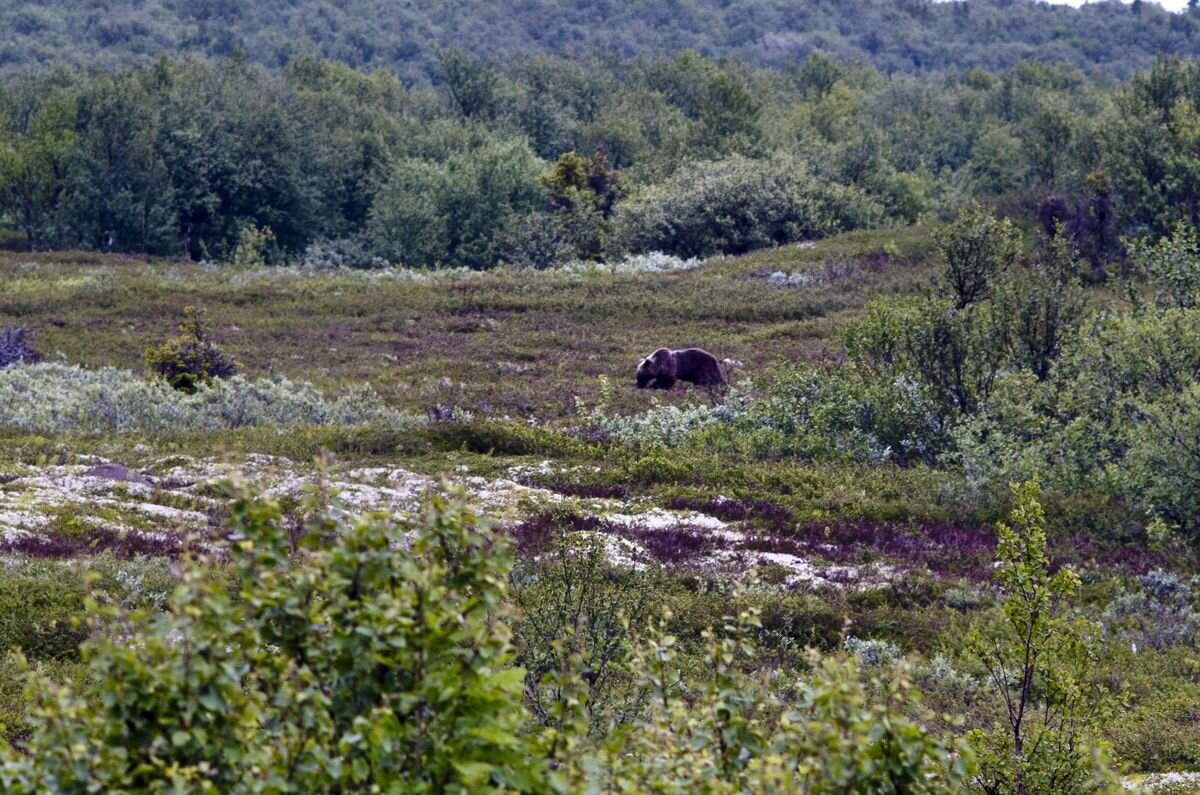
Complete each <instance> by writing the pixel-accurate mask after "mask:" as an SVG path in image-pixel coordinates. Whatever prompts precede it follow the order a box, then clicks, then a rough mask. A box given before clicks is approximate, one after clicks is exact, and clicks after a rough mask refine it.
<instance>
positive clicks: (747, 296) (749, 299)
mask: <svg viewBox="0 0 1200 795" xmlns="http://www.w3.org/2000/svg"><path fill="white" fill-rule="evenodd" d="M929 256H930V252H929V243H928V239H927V235H926V233H925V232H924V230H922V229H920V228H914V229H910V230H905V231H903V232H900V233H894V232H876V233H860V234H855V235H847V236H844V237H840V238H837V239H836V240H830V241H824V242H821V243H817V244H811V245H810V244H806V245H802V246H788V247H784V248H780V249H772V250H765V251H762V252H759V253H756V254H752V255H750V256H746V257H738V258H726V259H721V258H717V259H712V260H709V261H708V262H706V263H705V264H704V265H702V266H701V267H699V268H697V269H695V270H689V271H679V272H670V273H662V274H650V275H646V274H642V275H626V276H621V275H611V274H605V273H603V272H597V273H590V274H586V273H564V272H561V271H545V272H534V271H525V272H519V271H517V272H514V271H496V272H482V273H470V272H467V273H463V272H430V273H428V274H422V273H416V272H407V271H384V272H353V271H350V272H346V271H342V272H336V271H335V272H332V273H324V274H323V273H316V274H313V273H308V274H306V273H303V272H300V271H293V270H288V269H257V270H237V269H229V268H226V267H221V266H217V267H204V266H201V265H195V264H191V263H185V262H178V261H176V262H172V261H158V260H143V259H135V258H126V257H119V256H103V255H95V254H75V255H72V254H69V253H68V254H33V255H30V254H13V253H6V254H0V275H2V276H3V278H4V281H5V284H6V290H5V291H4V293H3V295H0V325H4V324H13V325H24V326H28V327H30V328H31V329H33V330H34V331H35V333H36V335H37V347H38V348H39V349H40V350H42V351H43V352H44V354H45V355H47V356H50V357H53V356H57V355H58V354H61V355H63V356H64V357H66V359H67V361H70V362H76V363H79V364H83V365H85V366H88V367H99V366H110V367H120V368H125V369H133V370H139V369H141V368H142V367H143V361H142V359H143V354H144V352H145V349H146V348H147V347H148V346H149V345H151V344H153V343H155V342H157V341H159V340H160V339H161V338H163V337H165V336H167V335H168V334H169V333H170V332H172V331H173V329H174V326H175V325H176V324H177V323H178V322H179V319H180V316H181V313H182V311H183V308H184V307H185V306H187V305H189V304H195V305H199V306H203V307H205V308H206V309H207V310H208V314H209V322H210V324H211V325H212V327H213V333H214V336H215V337H216V338H217V339H218V340H219V341H220V344H221V345H222V346H223V347H224V348H225V349H227V350H228V351H229V352H230V353H231V354H232V355H233V356H234V357H235V358H237V359H238V360H239V361H240V362H242V364H243V369H244V372H246V373H248V374H252V375H256V376H257V375H272V374H279V375H284V376H287V377H290V378H298V379H302V380H308V381H311V382H313V383H314V384H316V385H317V386H318V387H320V388H322V389H324V390H329V391H332V390H337V389H339V388H343V387H346V386H349V385H353V384H355V383H358V382H362V381H368V382H370V383H371V384H373V385H375V387H376V388H377V390H379V392H380V393H381V394H382V395H383V396H384V397H385V398H386V399H387V400H389V401H390V402H393V403H395V404H396V405H398V406H401V407H403V408H406V409H412V410H417V411H420V410H422V409H423V408H425V407H428V406H432V405H434V404H446V405H456V406H459V407H461V408H463V409H466V410H470V411H476V412H480V413H483V414H487V415H497V416H498V415H509V416H512V417H518V418H522V419H524V418H536V419H541V420H546V419H554V418H558V417H561V416H562V415H563V414H564V413H566V412H570V411H571V410H573V406H574V398H575V396H580V397H583V398H584V399H585V400H588V401H591V400H593V399H594V397H595V392H596V384H597V377H598V376H599V375H601V374H604V375H607V376H608V377H609V378H611V379H612V380H613V381H614V382H617V383H618V384H619V385H620V386H621V389H619V390H618V405H619V406H620V407H621V408H623V409H624V408H627V409H634V408H636V407H637V406H638V405H639V404H644V402H645V394H635V392H634V390H632V385H633V371H634V369H635V368H636V366H637V362H638V361H639V360H640V359H641V358H642V357H643V356H645V355H647V354H648V353H650V352H651V351H653V350H654V349H655V348H658V347H662V346H668V347H675V348H682V347H688V346H692V345H697V346H702V347H705V348H707V349H709V350H711V351H713V352H714V353H715V354H716V355H717V356H718V357H720V358H732V359H736V360H739V361H741V362H743V364H744V368H743V370H742V373H743V374H744V375H745V376H747V377H752V378H754V379H756V380H760V379H761V378H763V377H764V376H765V377H766V378H767V379H769V378H770V373H771V371H772V370H773V369H774V368H775V366H776V365H777V364H779V363H780V362H782V361H819V360H821V359H822V358H823V357H826V356H836V355H838V353H839V351H840V342H839V341H838V339H837V331H838V329H840V328H841V327H842V326H844V325H845V324H846V322H847V321H848V319H850V318H853V317H856V316H857V315H858V314H859V312H860V310H861V309H862V306H863V304H864V303H865V301H866V300H867V297H868V296H870V295H872V294H875V293H880V292H886V293H904V292H911V291H914V290H917V289H919V288H920V287H921V285H922V284H923V283H924V282H926V281H927V280H928V278H929V276H930V275H931V274H932V270H931V266H930V264H929V262H928V258H929ZM777 272H784V273H787V274H793V273H808V274H813V279H812V283H811V284H808V285H807V286H804V287H787V286H777V285H775V284H773V283H772V281H771V280H770V276H771V274H773V273H777Z"/></svg>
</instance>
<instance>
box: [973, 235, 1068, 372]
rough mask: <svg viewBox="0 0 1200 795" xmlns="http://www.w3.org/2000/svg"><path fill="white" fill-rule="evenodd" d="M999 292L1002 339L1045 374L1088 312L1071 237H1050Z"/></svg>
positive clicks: (1006, 276)
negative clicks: (1083, 315)
mask: <svg viewBox="0 0 1200 795" xmlns="http://www.w3.org/2000/svg"><path fill="white" fill-rule="evenodd" d="M994 292H995V296H994V297H995V300H994V303H993V305H992V317H993V323H994V326H995V329H996V336H997V339H998V340H1000V341H1001V344H1002V345H1003V346H1004V347H1005V348H1006V349H1007V350H1008V352H1009V354H1010V355H1011V356H1012V358H1013V360H1014V362H1015V363H1016V364H1018V365H1019V366H1022V367H1028V368H1029V369H1030V370H1032V371H1033V373H1034V375H1036V376H1037V378H1038V380H1039V381H1043V380H1045V379H1046V376H1047V375H1049V373H1050V365H1051V363H1053V361H1054V360H1055V359H1056V358H1057V357H1058V354H1059V352H1060V350H1061V348H1062V341H1063V338H1064V337H1065V336H1066V334H1067V332H1069V331H1070V330H1071V329H1072V328H1074V327H1075V326H1076V325H1077V324H1078V322H1079V319H1080V317H1081V315H1082V313H1083V305H1084V296H1083V287H1082V285H1081V284H1080V282H1079V267H1078V258H1077V256H1076V252H1075V248H1074V246H1072V244H1071V242H1070V240H1069V238H1067V237H1066V235H1063V234H1056V235H1054V236H1052V237H1048V238H1046V239H1045V240H1044V241H1043V245H1042V247H1041V248H1040V249H1039V250H1038V251H1037V252H1036V253H1035V254H1034V255H1033V256H1032V257H1031V258H1030V259H1029V261H1028V262H1027V263H1025V264H1024V265H1023V266H1021V267H1017V268H1014V269H1012V270H1009V271H1006V272H1005V273H1003V274H1001V275H1000V276H999V277H998V278H997V279H996V288H995V291H994Z"/></svg>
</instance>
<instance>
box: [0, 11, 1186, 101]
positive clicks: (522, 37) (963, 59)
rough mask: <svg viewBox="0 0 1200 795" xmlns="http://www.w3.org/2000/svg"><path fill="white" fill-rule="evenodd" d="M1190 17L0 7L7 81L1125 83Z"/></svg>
mask: <svg viewBox="0 0 1200 795" xmlns="http://www.w3.org/2000/svg"><path fill="white" fill-rule="evenodd" d="M1198 21H1200V20H1197V18H1196V17H1195V16H1194V14H1193V13H1185V14H1170V13H1167V12H1165V11H1163V10H1162V9H1161V8H1160V7H1159V6H1158V5H1157V4H1155V3H1143V2H1142V0H1136V2H1134V3H1133V4H1132V5H1130V4H1128V3H1124V2H1121V0H1105V1H1104V2H1092V3H1087V4H1085V5H1084V6H1083V7H1081V8H1072V7H1070V6H1067V5H1065V4H1058V5H1052V4H1049V3H1045V2H1035V0H966V1H964V2H953V3H945V2H934V0H901V1H900V2H896V0H838V1H837V2H810V3H788V2H779V0H733V1H732V2H730V0H690V1H689V2H666V1H665V0H656V1H655V2H641V3H618V2H590V1H589V0H533V1H532V2H521V3H517V2H514V0H492V1H491V2H485V1H484V0H450V2H445V1H444V0H441V1H435V0H414V2H406V3H396V2H392V1H391V0H349V1H348V2H339V3H330V2H327V1H326V0H256V2H253V3H238V2H234V1H233V0H190V2H180V0H117V1H116V2H112V1H111V0H104V1H102V0H79V1H77V2H66V0H23V1H21V2H10V3H5V5H4V9H3V10H0V72H3V73H8V74H15V73H23V72H28V71H30V70H33V69H36V68H38V67H43V66H47V65H51V64H57V63H69V64H72V65H75V66H78V67H82V68H92V67H96V66H100V67H103V68H113V67H120V66H130V65H133V64H137V63H145V62H146V61H148V60H152V59H153V57H154V56H153V54H154V53H158V52H164V51H165V52H175V53H179V54H183V53H188V54H192V55H197V56H205V57H224V56H229V55H233V54H234V53H236V52H239V51H241V52H245V53H246V54H247V55H248V56H249V57H250V58H252V59H254V60H255V61H257V62H259V63H262V64H265V65H267V66H269V67H271V68H278V67H282V66H284V65H285V64H287V63H290V62H292V61H294V60H296V59H297V58H298V57H301V56H305V55H316V56H320V57H324V58H330V59H333V60H338V61H341V62H343V63H347V64H350V65H351V66H354V67H357V68H371V69H374V68H384V69H388V70H390V71H393V72H395V73H396V74H399V75H401V76H402V77H403V78H404V79H405V81H406V82H407V83H428V82H430V81H437V80H438V79H439V75H440V71H439V69H438V63H437V55H436V49H437V48H438V47H446V46H451V45H458V46H463V47H466V48H468V49H470V50H471V51H472V52H478V53H481V54H483V55H485V56H487V57H496V58H507V57H509V56H511V55H513V54H516V53H536V52H540V53H546V54H553V55H577V54H579V53H587V52H597V53H601V54H604V55H606V56H616V57H629V56H633V55H646V56H656V55H661V54H674V53H677V52H679V51H682V50H685V49H693V50H696V51H697V52H702V53H705V54H707V55H710V56H713V57H722V56H733V57H736V58H738V59H740V60H743V61H746V62H749V63H754V64H756V65H762V66H786V65H788V64H791V63H796V62H799V61H802V60H803V59H804V58H806V57H807V56H808V55H811V54H813V53H816V52H824V53H828V54H830V55H833V56H834V57H837V58H839V59H842V60H857V61H860V62H862V63H867V64H871V65H873V66H874V67H876V68H878V69H880V70H882V71H884V72H887V73H893V72H923V71H929V70H945V69H970V68H973V67H981V68H984V69H988V70H992V71H997V70H1002V69H1006V68H1009V67H1011V66H1013V65H1015V64H1016V63H1017V62H1019V61H1021V60H1030V59H1032V60H1038V61H1043V62H1066V63H1071V64H1074V65H1075V66H1078V67H1080V68H1083V69H1087V70H1090V71H1094V72H1095V73H1097V74H1107V75H1112V76H1115V77H1119V78H1126V77H1129V76H1130V75H1131V74H1132V73H1133V72H1135V71H1137V70H1139V69H1144V68H1147V67H1148V66H1149V65H1150V63H1151V62H1152V61H1153V59H1154V58H1155V57H1156V56H1157V55H1158V54H1159V53H1166V54H1175V55H1189V54H1190V55H1194V54H1196V52H1197V49H1196V48H1197V42H1198V41H1200V39H1198V38H1197V37H1196V30H1197V23H1198Z"/></svg>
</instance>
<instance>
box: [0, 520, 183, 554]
mask: <svg viewBox="0 0 1200 795" xmlns="http://www.w3.org/2000/svg"><path fill="white" fill-rule="evenodd" d="M184 546H185V542H184V539H183V538H181V537H179V536H176V535H171V534H167V533H155V534H150V533H139V532H118V531H116V530H107V529H104V528H97V529H95V530H91V531H89V532H88V533H87V534H86V535H79V536H74V535H71V536H68V535H63V534H61V533H51V534H48V535H21V536H13V537H10V538H6V539H4V540H3V541H0V553H3V554H10V555H12V554H15V555H25V556H28V557H31V558H49V559H59V558H73V557H80V556H83V555H95V554H100V553H102V552H109V553H111V554H112V555H114V556H116V557H118V558H125V559H129V558H137V557H178V556H179V554H180V553H181V552H182V551H183V548H184Z"/></svg>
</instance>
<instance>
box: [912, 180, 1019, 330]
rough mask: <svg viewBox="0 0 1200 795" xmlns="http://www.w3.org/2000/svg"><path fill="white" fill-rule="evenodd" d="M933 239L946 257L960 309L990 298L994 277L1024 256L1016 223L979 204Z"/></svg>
mask: <svg viewBox="0 0 1200 795" xmlns="http://www.w3.org/2000/svg"><path fill="white" fill-rule="evenodd" d="M933 239H934V243H935V244H936V245H937V247H938V250H939V251H940V252H941V254H942V256H943V257H945V258H946V281H947V283H948V285H949V287H950V290H951V292H952V293H953V295H952V298H953V300H954V302H955V306H956V307H957V308H958V309H962V308H964V307H966V306H968V305H970V304H973V303H975V302H976V301H979V300H981V299H983V298H986V297H987V295H988V290H989V285H990V283H991V280H992V278H993V277H994V276H995V275H996V274H998V273H1001V272H1003V271H1004V270H1007V269H1008V268H1010V267H1011V266H1012V265H1013V264H1014V263H1016V261H1017V259H1018V258H1019V257H1020V256H1021V235H1020V232H1018V231H1017V229H1016V227H1014V226H1013V224H1012V222H1011V221H1009V220H1008V219H1007V218H1004V219H997V218H996V217H995V216H993V215H992V214H991V213H990V212H988V211H987V210H985V209H983V208H982V207H980V206H979V205H978V204H972V205H971V206H970V207H969V208H967V209H964V210H962V211H961V212H959V214H958V220H956V221H955V222H954V223H952V224H950V225H948V226H946V227H945V228H943V229H940V230H938V231H937V232H935V233H934V236H933Z"/></svg>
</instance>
